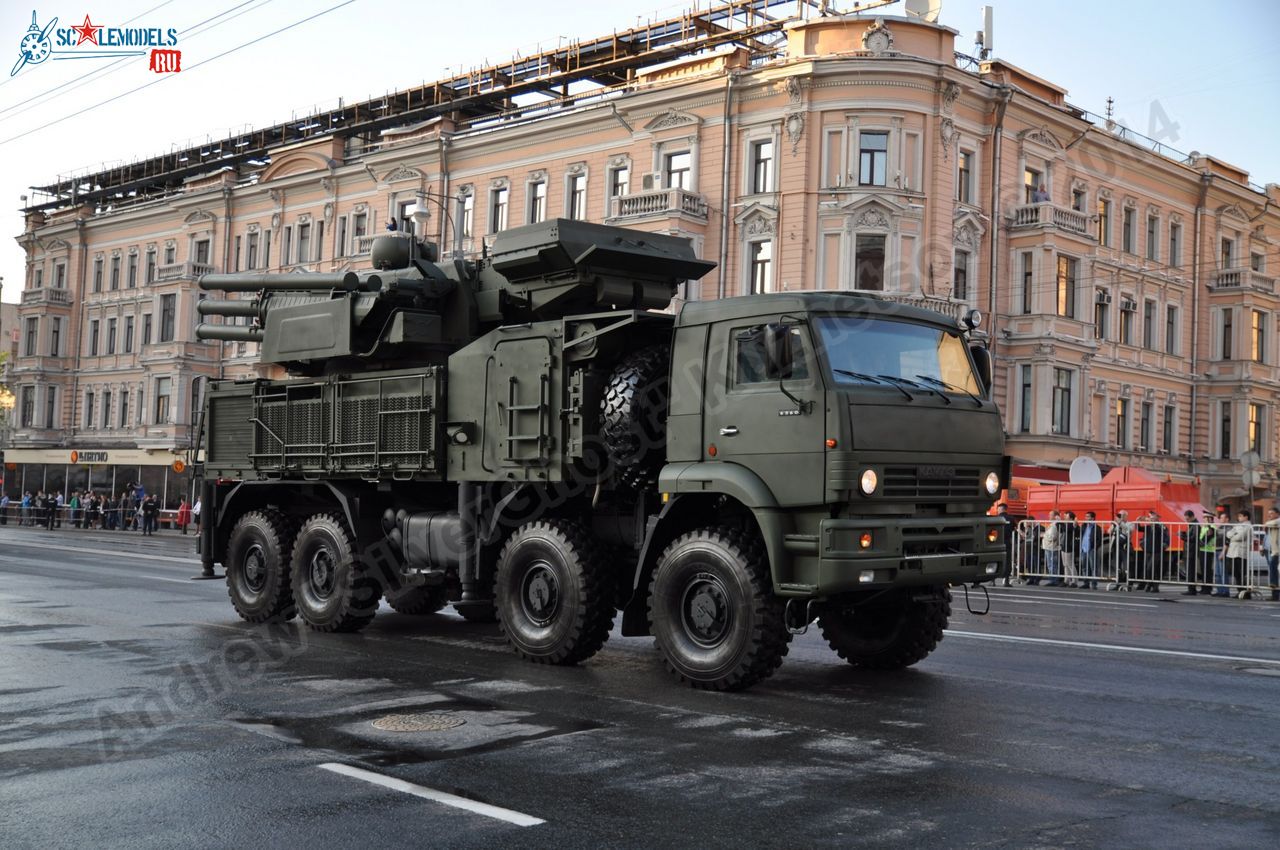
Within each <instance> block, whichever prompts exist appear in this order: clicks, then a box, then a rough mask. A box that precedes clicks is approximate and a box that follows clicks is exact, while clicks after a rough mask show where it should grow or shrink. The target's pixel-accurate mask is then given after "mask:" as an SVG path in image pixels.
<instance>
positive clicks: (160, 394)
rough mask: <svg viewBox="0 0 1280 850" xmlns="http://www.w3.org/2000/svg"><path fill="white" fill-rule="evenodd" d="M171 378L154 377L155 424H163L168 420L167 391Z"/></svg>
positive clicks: (168, 391) (168, 390)
mask: <svg viewBox="0 0 1280 850" xmlns="http://www.w3.org/2000/svg"><path fill="white" fill-rule="evenodd" d="M172 381H173V379H172V378H156V418H155V423H156V424H157V425H164V424H165V423H167V422H168V421H169V393H170V387H171V386H172V385H173V384H172Z"/></svg>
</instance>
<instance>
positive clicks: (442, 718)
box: [373, 714, 467, 732]
mask: <svg viewBox="0 0 1280 850" xmlns="http://www.w3.org/2000/svg"><path fill="white" fill-rule="evenodd" d="M466 722H467V721H465V720H463V719H462V718H461V717H450V716H449V715H447V714H388V715H387V716H386V717H379V718H378V719H377V720H375V721H373V728H375V729H381V730H382V731H383V732H443V731H444V730H445V729H452V728H454V727H455V726H461V725H462V724H464V723H466Z"/></svg>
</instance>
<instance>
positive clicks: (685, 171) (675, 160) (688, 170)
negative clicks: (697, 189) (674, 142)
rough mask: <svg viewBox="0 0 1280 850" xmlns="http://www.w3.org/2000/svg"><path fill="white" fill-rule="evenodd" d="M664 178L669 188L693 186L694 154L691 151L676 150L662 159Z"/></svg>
mask: <svg viewBox="0 0 1280 850" xmlns="http://www.w3.org/2000/svg"><path fill="white" fill-rule="evenodd" d="M662 164H663V167H662V174H663V180H664V182H665V184H666V188H668V189H692V188H693V154H692V153H691V152H689V151H676V152H673V153H669V154H667V155H666V156H665V157H663V159H662Z"/></svg>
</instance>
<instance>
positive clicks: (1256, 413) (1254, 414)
mask: <svg viewBox="0 0 1280 850" xmlns="http://www.w3.org/2000/svg"><path fill="white" fill-rule="evenodd" d="M1265 417H1266V411H1265V410H1263V407H1262V405H1260V404H1253V403H1250V404H1249V450H1250V451H1254V452H1257V453H1258V454H1260V455H1264V456H1265V455H1266V450H1267V441H1266V434H1267V431H1266V428H1265V427H1264V422H1265V421H1266V419H1265Z"/></svg>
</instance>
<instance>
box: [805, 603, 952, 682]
mask: <svg viewBox="0 0 1280 850" xmlns="http://www.w3.org/2000/svg"><path fill="white" fill-rule="evenodd" d="M950 618H951V591H949V590H945V589H944V590H943V591H942V594H941V596H940V597H939V598H938V599H936V600H913V599H911V598H910V597H909V596H908V595H907V594H906V592H904V591H895V592H890V593H886V594H885V595H884V596H883V597H882V598H881V599H880V600H877V601H876V602H875V603H871V604H867V605H861V606H857V607H853V606H848V605H846V606H832V607H828V608H827V609H826V610H825V611H824V612H823V613H822V615H821V616H819V617H818V627H819V628H820V629H821V630H822V636H823V637H824V638H826V640H827V643H829V644H830V645H831V648H832V649H834V650H835V651H836V652H837V653H838V654H839V655H840V657H841V658H843V659H844V660H845V661H848V662H849V663H850V664H852V665H853V666H854V667H863V668H865V669H868V670H901V669H902V668H904V667H910V666H911V665H912V664H915V663H916V662H917V661H920V660H922V659H924V658H925V656H927V655H928V654H929V653H931V652H933V650H934V649H936V648H937V646H938V641H940V640H942V632H943V630H944V629H945V628H946V627H947V621H948V620H949V619H950Z"/></svg>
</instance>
